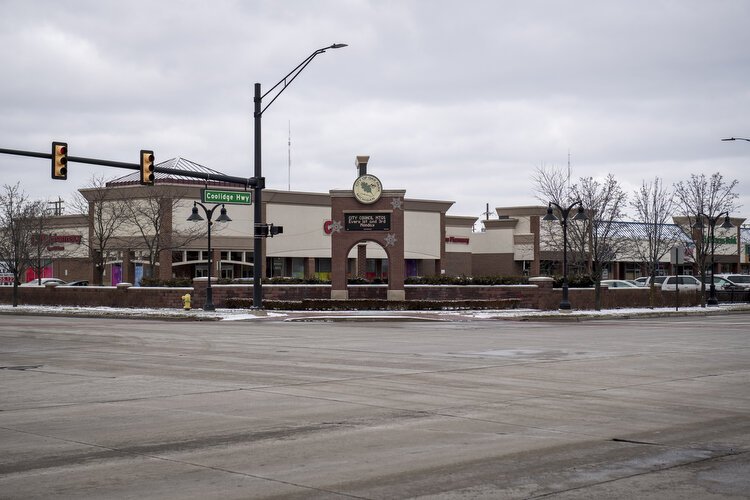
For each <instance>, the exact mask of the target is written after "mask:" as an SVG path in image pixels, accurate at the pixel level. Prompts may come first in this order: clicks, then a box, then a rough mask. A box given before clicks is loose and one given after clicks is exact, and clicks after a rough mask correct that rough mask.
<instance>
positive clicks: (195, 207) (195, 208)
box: [187, 201, 232, 311]
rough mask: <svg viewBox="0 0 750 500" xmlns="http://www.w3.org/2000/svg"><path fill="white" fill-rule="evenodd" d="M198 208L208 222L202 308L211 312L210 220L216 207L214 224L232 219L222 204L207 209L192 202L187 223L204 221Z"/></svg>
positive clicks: (212, 305) (200, 204) (211, 222)
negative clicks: (217, 210) (206, 263)
mask: <svg viewBox="0 0 750 500" xmlns="http://www.w3.org/2000/svg"><path fill="white" fill-rule="evenodd" d="M198 207H201V208H202V209H203V213H204V214H205V215H206V219H207V220H208V284H207V285H206V304H205V305H204V306H203V310H204V311H213V310H214V309H216V308H215V307H214V296H213V289H212V288H211V265H212V264H211V252H212V249H211V226H213V224H214V223H213V221H212V220H211V218H212V217H213V215H214V210H216V208H217V207H221V212H220V214H219V217H217V218H216V222H231V220H232V219H230V218H229V216H228V215H227V209H226V208H225V207H224V205H223V204H216V205H214V206H213V207H211V208H208V207H206V206H205V205H204V204H203V203H200V202H197V201H194V202H193V213H192V214H190V217H188V219H187V220H188V221H190V222H200V221H202V220H204V219H203V217H201V216H200V214H199V213H198Z"/></svg>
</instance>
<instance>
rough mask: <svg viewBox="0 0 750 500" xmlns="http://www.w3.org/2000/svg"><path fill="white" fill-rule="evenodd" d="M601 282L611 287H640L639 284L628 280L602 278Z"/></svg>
mask: <svg viewBox="0 0 750 500" xmlns="http://www.w3.org/2000/svg"><path fill="white" fill-rule="evenodd" d="M601 284H602V285H607V286H608V287H609V288H638V285H635V284H633V283H631V282H630V281H626V280H602V281H601Z"/></svg>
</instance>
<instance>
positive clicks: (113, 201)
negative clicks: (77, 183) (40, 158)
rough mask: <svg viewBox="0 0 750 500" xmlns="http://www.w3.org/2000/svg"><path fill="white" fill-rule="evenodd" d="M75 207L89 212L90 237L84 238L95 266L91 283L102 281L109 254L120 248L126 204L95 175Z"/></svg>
mask: <svg viewBox="0 0 750 500" xmlns="http://www.w3.org/2000/svg"><path fill="white" fill-rule="evenodd" d="M73 206H74V209H75V210H77V211H79V212H81V213H88V214H89V237H88V238H84V241H85V244H86V246H87V247H88V250H89V255H90V256H91V261H92V264H93V267H94V280H93V281H94V283H95V284H97V285H101V284H103V283H102V282H103V279H104V269H105V266H106V264H107V258H108V254H109V253H110V252H112V251H113V250H120V249H122V243H121V242H120V241H119V240H118V234H119V231H120V229H121V228H122V227H123V225H124V224H125V223H126V222H127V217H126V215H127V206H126V203H125V202H124V201H123V200H119V199H117V198H116V197H115V196H113V193H112V190H111V189H108V188H107V185H106V181H105V180H104V178H103V177H97V176H94V177H92V178H91V181H90V182H89V185H88V186H87V187H86V188H84V189H82V190H80V191H79V192H78V195H77V196H76V198H75V200H74V201H73Z"/></svg>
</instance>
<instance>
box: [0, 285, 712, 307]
mask: <svg viewBox="0 0 750 500" xmlns="http://www.w3.org/2000/svg"><path fill="white" fill-rule="evenodd" d="M531 282H532V284H529V285H498V286H457V285H455V286H454V285H447V286H446V285H440V286H437V285H406V287H405V290H406V300H420V299H421V300H460V299H469V300H471V299H475V300H482V299H506V298H514V299H519V307H521V308H524V309H542V310H555V309H557V308H558V306H559V304H560V300H561V298H562V290H561V289H558V288H555V289H553V288H552V280H551V279H549V278H532V279H531ZM212 289H213V301H214V305H215V306H216V307H224V305H225V304H226V301H227V299H228V298H232V297H240V298H248V299H249V298H252V296H253V291H252V290H253V289H252V285H213V287H212ZM348 289H349V297H350V298H352V299H383V300H385V299H386V294H387V290H388V288H387V286H386V285H350V286H349V288H348ZM18 290H19V304H29V305H49V306H54V305H61V306H94V307H96V306H109V307H148V308H181V307H182V299H181V297H182V296H183V295H185V294H186V293H190V294H191V295H192V299H193V307H195V308H201V307H203V304H204V303H205V300H206V292H205V290H206V281H205V279H204V280H197V281H196V282H195V283H194V286H193V287H192V288H190V287H185V288H156V287H127V286H126V285H122V284H121V286H119V287H113V286H89V287H19V288H18ZM12 291H13V288H12V287H8V286H2V287H0V303H3V304H10V303H12V295H11V294H12ZM263 297H264V299H268V300H302V299H328V298H330V297H331V287H330V285H263ZM569 297H570V302H571V305H572V307H573V309H593V308H594V289H593V288H571V289H570V290H569ZM679 297H680V306H681V307H686V306H696V305H699V304H700V292H697V291H696V292H687V291H683V292H680V294H679ZM654 299H655V306H656V307H671V306H673V305H675V292H662V291H661V289H659V288H657V289H656V290H655V295H654ZM648 305H649V290H648V289H647V288H634V289H617V290H609V289H607V288H606V287H602V308H603V309H615V308H629V307H648Z"/></svg>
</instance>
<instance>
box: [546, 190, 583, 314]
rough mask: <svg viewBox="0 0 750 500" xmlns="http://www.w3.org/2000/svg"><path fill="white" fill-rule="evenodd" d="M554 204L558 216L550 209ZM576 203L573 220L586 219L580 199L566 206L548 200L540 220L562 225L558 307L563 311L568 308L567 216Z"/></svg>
mask: <svg viewBox="0 0 750 500" xmlns="http://www.w3.org/2000/svg"><path fill="white" fill-rule="evenodd" d="M553 205H554V206H555V208H557V210H558V211H559V212H560V217H559V218H558V217H557V216H556V215H555V214H554V213H553V210H552V206H553ZM576 205H578V213H577V214H576V215H575V217H573V219H572V220H574V221H582V220H586V219H587V217H586V212H585V211H584V209H583V204H582V203H581V200H578V201H575V202H573V203H572V204H571V205H570V206H569V207H568V208H563V207H561V206H560V205H558V204H557V203H555V202H554V201H550V202H549V205H547V215H545V216H544V218H543V219H542V220H545V221H558V222H559V223H560V225H561V226H562V232H563V286H562V301H561V302H560V309H561V310H563V311H568V310H570V300H568V216H569V215H570V211H571V210H572V209H573V208H575V206H576Z"/></svg>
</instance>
